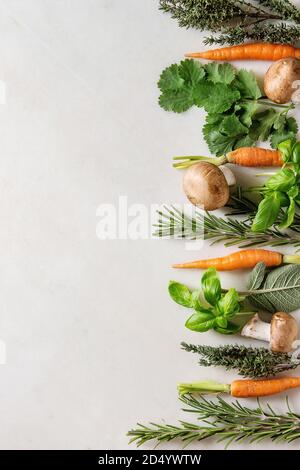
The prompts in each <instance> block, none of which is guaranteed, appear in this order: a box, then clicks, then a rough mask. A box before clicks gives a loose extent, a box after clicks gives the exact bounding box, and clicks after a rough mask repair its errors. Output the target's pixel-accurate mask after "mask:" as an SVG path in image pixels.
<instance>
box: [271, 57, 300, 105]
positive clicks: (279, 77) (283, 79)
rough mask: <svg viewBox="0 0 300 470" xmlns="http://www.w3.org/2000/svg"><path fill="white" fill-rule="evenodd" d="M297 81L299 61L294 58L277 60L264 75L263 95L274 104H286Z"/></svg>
mask: <svg viewBox="0 0 300 470" xmlns="http://www.w3.org/2000/svg"><path fill="white" fill-rule="evenodd" d="M299 79H300V60H298V59H295V58H294V57H289V58H286V59H280V60H277V61H276V62H275V63H274V64H272V65H271V66H270V68H269V69H268V70H267V72H266V74H265V77H264V91H265V94H266V96H267V97H268V98H269V99H270V100H272V101H275V103H287V102H288V101H290V100H291V98H292V95H293V92H294V90H295V86H294V83H295V82H297V81H299Z"/></svg>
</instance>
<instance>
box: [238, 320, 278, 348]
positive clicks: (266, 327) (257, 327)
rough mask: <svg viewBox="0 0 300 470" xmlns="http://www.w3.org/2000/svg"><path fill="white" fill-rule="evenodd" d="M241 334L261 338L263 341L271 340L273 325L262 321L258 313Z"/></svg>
mask: <svg viewBox="0 0 300 470" xmlns="http://www.w3.org/2000/svg"><path fill="white" fill-rule="evenodd" d="M241 336H245V337H246V338H253V339H259V340H261V341H267V342H268V343H269V342H270V340H271V325H270V323H266V322H264V321H262V320H261V319H260V318H259V316H258V314H257V313H256V314H255V315H254V316H253V317H252V318H251V319H250V320H249V321H248V322H247V323H246V324H245V325H244V327H243V329H242V331H241Z"/></svg>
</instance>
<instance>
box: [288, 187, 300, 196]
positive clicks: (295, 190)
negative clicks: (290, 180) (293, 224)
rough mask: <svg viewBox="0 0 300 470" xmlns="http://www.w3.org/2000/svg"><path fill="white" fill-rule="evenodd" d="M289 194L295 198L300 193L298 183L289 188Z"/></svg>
mask: <svg viewBox="0 0 300 470" xmlns="http://www.w3.org/2000/svg"><path fill="white" fill-rule="evenodd" d="M287 194H288V196H289V197H290V198H291V199H294V198H295V197H297V196H298V194H299V187H298V186H296V185H295V186H292V187H291V189H289V191H288V192H287Z"/></svg>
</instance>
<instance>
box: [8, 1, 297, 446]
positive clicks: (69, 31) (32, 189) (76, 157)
mask: <svg viewBox="0 0 300 470" xmlns="http://www.w3.org/2000/svg"><path fill="white" fill-rule="evenodd" d="M157 3H158V2H157V1H156V0H143V1H141V0H127V1H126V2H125V1H124V0H0V44H1V47H0V80H3V81H4V82H5V83H6V104H5V105H1V106H0V155H1V157H0V191H1V197H0V220H1V231H0V259H1V269H0V275H1V279H0V285H1V290H0V303H1V314H0V336H1V339H2V340H3V341H5V343H6V347H7V364H6V365H2V366H0V377H1V387H0V417H1V427H0V447H1V448H2V449H77V448H79V449H97V448H98V449H127V448H128V439H127V437H126V432H127V430H128V429H129V428H130V427H132V426H134V425H135V423H136V421H137V420H138V421H142V422H145V421H148V420H160V419H161V418H164V419H165V420H166V421H170V422H173V423H175V422H176V420H177V419H178V418H182V417H183V416H184V415H183V414H182V413H181V412H180V404H179V402H178V399H177V393H176V384H177V382H179V381H190V380H198V379H201V378H203V379H204V378H208V377H209V378H211V379H216V380H219V381H224V382H229V381H231V379H233V378H234V377H236V375H235V374H234V373H226V372H225V371H224V370H223V369H218V368H210V369H201V368H200V367H198V366H197V359H196V357H194V356H192V355H190V354H187V353H185V352H183V351H181V350H180V347H179V343H180V341H182V340H185V341H190V342H195V343H197V342H201V343H206V344H220V343H229V342H230V340H232V341H234V342H235V341H239V340H238V339H236V338H232V339H231V338H228V337H222V336H220V335H217V334H216V333H212V332H210V333H206V334H203V335H200V334H199V335H198V334H196V333H192V332H189V331H188V330H186V329H185V328H184V321H185V319H186V315H187V312H186V311H185V310H184V309H182V308H180V307H179V306H176V305H175V304H174V303H172V301H171V300H170V299H169V297H168V293H167V284H168V281H169V279H172V278H173V279H174V278H175V279H178V280H181V281H183V282H186V283H189V284H190V285H191V286H196V285H197V283H198V280H199V277H200V273H199V272H185V271H181V272H173V271H171V269H170V265H171V264H172V263H173V262H175V261H180V260H184V259H187V256H189V257H190V258H191V257H192V256H191V254H189V253H187V252H186V249H185V245H184V243H183V242H182V241H181V240H177V241H172V240H165V241H162V240H154V239H152V240H137V241H133V240H119V241H118V240H112V241H101V240H99V239H98V238H97V237H96V225H97V222H98V220H97V217H96V210H97V207H98V206H99V205H100V204H102V203H114V204H116V203H117V201H118V196H119V195H126V196H128V202H129V203H130V204H131V203H142V204H146V205H150V204H151V203H161V202H166V203H172V202H184V201H185V199H184V197H183V195H182V192H181V188H180V185H181V177H182V175H181V174H180V172H175V171H174V170H173V169H172V168H171V157H172V156H173V155H176V154H179V155H180V154H183V155H184V154H197V153H200V154H201V153H202V154H205V153H207V152H208V150H207V147H206V144H205V143H204V142H203V140H202V135H201V127H202V125H203V121H204V113H203V112H201V111H199V110H198V109H194V110H191V111H189V112H187V113H185V114H182V115H175V114H171V113H166V112H164V111H163V110H161V109H160V108H159V106H158V105H157V98H158V90H157V87H156V82H157V79H158V77H159V74H160V72H161V71H162V69H163V68H165V67H166V66H167V65H169V64H171V63H173V62H177V61H179V60H181V58H182V57H183V54H184V52H186V51H188V50H200V49H203V45H202V41H201V38H202V34H201V33H199V32H197V31H195V30H188V31H187V30H185V29H180V28H179V27H178V25H177V23H176V22H175V21H173V20H171V18H170V17H169V16H168V15H165V14H163V13H162V12H159V11H158V8H157ZM296 3H297V4H298V5H299V6H300V2H299V1H297V2H296ZM237 66H238V67H245V66H246V67H250V68H252V69H253V70H254V71H255V72H257V73H258V75H259V76H260V77H261V76H262V75H263V73H264V72H265V71H266V69H267V67H268V66H269V64H268V63H263V62H251V63H250V62H249V63H247V62H245V63H244V62H241V63H239V64H237ZM295 114H297V113H295ZM237 174H238V179H239V182H242V181H245V178H247V179H248V175H249V174H251V175H254V174H255V171H254V170H239V171H238V172H237ZM231 251H232V250H231ZM287 251H290V252H292V251H293V250H292V249H290V250H287ZM225 252H226V253H227V252H230V250H229V249H227V250H225V249H224V248H223V247H222V246H221V245H216V246H214V247H209V246H208V244H207V243H206V245H205V250H204V249H203V250H202V253H201V255H202V256H203V255H204V254H205V255H207V256H213V255H222V254H223V253H225ZM198 255H199V257H200V254H198V253H197V256H198ZM195 256H196V254H195ZM246 278H247V273H242V274H241V273H235V274H222V280H223V284H224V285H225V286H228V287H229V286H235V287H237V288H244V287H245V282H246ZM248 344H250V343H248ZM299 393H300V392H299V391H292V392H290V393H289V397H290V401H291V404H292V405H293V406H294V407H295V409H296V410H297V411H299V412H300V405H299V396H300V395H299ZM269 402H270V403H272V405H274V407H275V408H276V409H278V410H281V409H282V410H283V409H284V396H282V395H281V396H278V397H276V398H272V399H270V400H269ZM245 403H247V404H249V405H252V406H255V401H251V400H248V401H245ZM191 419H192V417H191ZM152 447H153V446H152V445H149V446H148V448H152ZM193 447H194V448H197V449H217V448H222V447H223V446H222V444H216V442H215V441H214V440H213V439H212V440H208V441H205V442H203V443H199V444H196V445H194V446H192V447H191V448H193ZM162 448H171V449H179V448H180V445H179V444H178V443H173V444H169V445H165V446H162ZM232 448H233V449H235V448H239V446H235V445H233V446H232ZM242 448H244V449H247V448H251V449H264V448H274V449H275V448H276V449H283V448H284V449H287V448H289V449H295V448H299V444H297V443H294V444H292V445H284V444H280V445H273V444H272V443H263V444H261V445H251V446H249V445H247V444H243V447H242Z"/></svg>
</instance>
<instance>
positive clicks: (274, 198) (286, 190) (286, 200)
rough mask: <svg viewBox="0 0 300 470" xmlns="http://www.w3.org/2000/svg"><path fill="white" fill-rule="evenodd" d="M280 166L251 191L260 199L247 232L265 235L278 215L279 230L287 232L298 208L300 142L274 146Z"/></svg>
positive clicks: (290, 141) (285, 142) (299, 203)
mask: <svg viewBox="0 0 300 470" xmlns="http://www.w3.org/2000/svg"><path fill="white" fill-rule="evenodd" d="M278 150H279V151H280V152H281V157H282V159H283V162H284V166H283V167H282V168H281V169H280V170H279V171H277V173H275V174H274V175H273V176H271V177H270V178H268V179H267V181H266V183H265V185H264V186H262V187H258V188H252V190H254V191H256V192H258V193H260V194H261V195H262V196H263V199H262V201H261V202H260V204H259V206H258V209H257V212H256V215H255V217H254V219H253V223H252V227H251V230H252V231H253V232H265V231H266V230H267V229H268V228H269V227H271V226H272V225H273V224H274V223H275V222H276V220H277V219H278V217H279V215H280V214H281V217H280V219H281V222H280V224H279V225H278V227H279V228H280V229H285V228H288V227H289V226H290V225H291V224H292V223H293V221H294V218H295V214H296V210H297V207H300V195H299V192H300V142H296V143H294V142H293V141H292V140H285V141H284V142H281V143H280V144H279V145H278Z"/></svg>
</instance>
